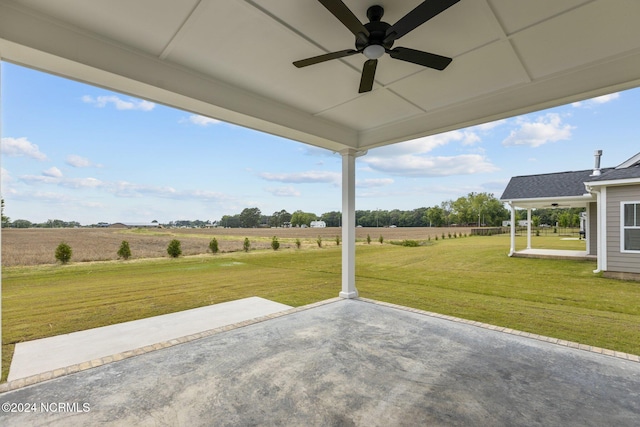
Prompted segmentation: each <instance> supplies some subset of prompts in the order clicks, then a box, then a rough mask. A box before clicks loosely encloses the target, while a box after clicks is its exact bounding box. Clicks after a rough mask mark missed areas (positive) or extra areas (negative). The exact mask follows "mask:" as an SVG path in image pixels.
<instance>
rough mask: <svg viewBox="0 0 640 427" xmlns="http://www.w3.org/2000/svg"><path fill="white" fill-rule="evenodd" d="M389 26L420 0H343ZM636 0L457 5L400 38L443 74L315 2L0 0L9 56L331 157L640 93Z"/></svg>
mask: <svg viewBox="0 0 640 427" xmlns="http://www.w3.org/2000/svg"><path fill="white" fill-rule="evenodd" d="M344 3H345V4H346V5H347V6H348V7H349V8H350V9H351V10H352V11H353V12H354V13H355V14H356V15H357V16H358V18H359V19H360V20H361V21H362V22H366V21H367V19H366V16H365V12H366V10H367V8H368V7H369V6H371V5H374V4H380V5H381V6H383V7H384V8H385V16H384V18H383V20H384V21H386V22H389V23H391V24H393V23H395V22H396V21H397V20H398V19H399V18H400V17H402V16H403V15H404V14H406V13H407V12H409V11H410V10H412V9H413V8H414V7H415V6H417V5H418V4H420V3H421V0H395V1H388V0H387V1H376V0H344ZM638 18H640V1H638V0H536V1H514V0H461V1H460V2H459V3H457V4H455V5H454V6H452V7H451V8H449V9H447V10H446V11H444V12H443V13H441V14H440V15H438V16H436V17H435V18H433V19H432V20H430V21H428V22H427V23H426V24H424V25H422V26H420V27H418V28H417V29H416V30H414V31H413V32H411V33H409V34H408V35H407V36H405V37H403V38H402V39H400V40H398V41H397V42H396V46H403V47H410V48H413V49H419V50H424V51H428V52H433V53H437V54H440V55H445V56H450V57H452V58H453V62H452V63H451V65H450V66H449V67H448V68H447V69H445V70H444V71H435V70H432V69H428V68H424V67H421V66H418V65H414V64H410V63H406V62H402V61H398V60H395V59H392V58H389V57H388V55H385V57H383V58H381V59H380V61H379V64H378V69H377V73H376V81H375V84H374V88H373V91H371V92H369V93H365V94H358V84H359V80H360V73H361V69H362V64H363V63H364V60H365V59H364V57H363V56H362V55H354V56H351V57H348V58H345V59H342V60H334V61H329V62H325V63H322V64H317V65H313V66H309V67H306V68H301V69H297V68H295V67H294V66H293V65H292V62H293V61H295V60H299V59H303V58H308V57H311V56H315V55H320V54H323V53H327V52H332V51H337V50H343V49H349V48H353V45H354V37H353V35H352V34H351V33H350V32H349V31H348V30H347V29H346V28H345V27H344V26H343V25H342V24H341V23H340V22H339V21H338V20H337V19H336V18H335V17H334V16H333V15H331V14H330V13H329V12H328V11H327V10H326V9H325V8H324V7H323V6H322V5H321V4H320V3H319V2H318V1H316V0H181V1H175V0H133V1H132V0H92V1H87V0H55V1H51V0H0V58H2V59H3V60H8V61H11V62H15V63H18V64H22V65H26V66H30V67H34V68H37V69H41V70H43V71H48V72H52V73H55V74H58V75H62V76H65V77H69V78H73V79H77V80H81V81H84V82H87V83H91V84H95V85H98V86H102V87H106V88H109V89H112V90H115V91H119V92H124V93H127V94H130V95H133V96H137V97H141V98H144V99H149V100H152V101H155V102H159V103H163V104H167V105H171V106H175V107H178V108H182V109H185V110H188V111H192V112H194V113H197V114H202V115H205V116H209V117H214V118H217V119H221V120H225V121H228V122H232V123H236V124H239V125H242V126H247V127H250V128H254V129H258V130H262V131H265V132H269V133H273V134H277V135H280V136H283V137H286V138H291V139H294V140H298V141H301V142H305V143H308V144H312V145H316V146H319V147H324V148H327V149H331V150H341V149H345V148H352V149H356V150H366V149H369V148H373V147H377V146H382V145H387V144H391V143H395V142H399V141H405V140H408V139H413V138H416V137H420V136H425V135H432V134H436V133H440V132H444V131H448V130H452V129H457V128H461V127H465V126H470V125H474V124H479V123H483V122H488V121H493V120H497V119H501V118H505V117H510V116H514V115H518V114H523V113H526V112H531V111H535V110H539V109H543V108H549V107H552V106H556V105H561V104H565V103H568V102H573V101H577V100H581V99H586V98H590V97H594V96H598V95H603V94H606V93H610V92H613V91H618V90H623V89H629V88H633V87H636V86H639V85H640V25H638V24H637V21H638Z"/></svg>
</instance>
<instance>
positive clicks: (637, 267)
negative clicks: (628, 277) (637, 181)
mask: <svg viewBox="0 0 640 427" xmlns="http://www.w3.org/2000/svg"><path fill="white" fill-rule="evenodd" d="M606 191H607V192H606V194H607V198H606V202H605V205H606V211H607V213H606V224H605V227H606V231H605V234H606V255H607V256H606V259H607V263H606V268H605V270H607V271H612V272H623V273H640V250H637V251H634V250H625V249H624V247H625V243H624V231H625V228H628V227H625V225H624V224H625V221H624V220H625V218H624V206H625V204H637V203H640V185H625V186H610V187H607V188H606Z"/></svg>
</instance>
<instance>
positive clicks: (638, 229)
mask: <svg viewBox="0 0 640 427" xmlns="http://www.w3.org/2000/svg"><path fill="white" fill-rule="evenodd" d="M601 155H602V152H601V151H597V152H596V166H595V168H594V169H592V170H583V171H573V172H560V173H550V174H543V175H528V176H516V177H513V178H511V180H510V181H509V184H508V185H507V188H506V189H505V190H504V193H503V194H502V197H501V198H500V200H501V201H503V202H506V203H508V204H509V206H511V224H514V223H515V209H516V208H522V209H527V220H528V221H529V223H530V221H531V210H532V209H536V208H554V207H557V208H569V207H577V208H586V219H585V222H584V232H585V234H586V241H587V248H586V249H587V250H586V254H585V255H592V256H596V257H597V260H598V268H597V269H596V270H595V271H594V272H600V271H603V272H605V275H606V276H609V277H620V278H631V279H636V280H638V279H640V153H638V154H636V155H635V156H633V157H631V158H630V159H629V160H627V161H625V162H624V163H622V164H621V165H619V166H617V167H615V168H603V169H601V168H600V156H601ZM527 249H531V227H528V233H527ZM515 253H516V251H515V229H514V227H512V228H511V250H510V253H509V255H510V256H511V255H514V254H515Z"/></svg>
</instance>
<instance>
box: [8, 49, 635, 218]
mask: <svg viewBox="0 0 640 427" xmlns="http://www.w3.org/2000/svg"><path fill="white" fill-rule="evenodd" d="M1 73H2V74H1V77H2V87H1V89H2V92H0V93H1V95H2V98H1V107H2V110H1V120H2V127H1V129H2V145H1V147H2V164H1V166H2V197H3V198H4V199H5V204H6V207H5V215H7V216H9V217H10V218H11V219H12V220H15V219H27V220H29V221H32V222H44V221H46V220H48V219H61V220H65V221H78V222H80V223H81V224H92V223H97V222H101V221H104V222H148V221H152V220H158V221H160V222H161V223H166V222H169V221H172V220H180V219H192V220H195V219H201V220H218V219H220V218H221V217H222V216H223V215H233V214H236V213H239V212H240V211H242V209H244V208H247V207H258V208H260V210H261V211H262V213H263V214H267V215H270V214H271V213H273V212H275V211H279V210H281V209H286V210H287V211H289V212H294V211H295V210H298V209H301V210H303V211H305V212H314V213H316V214H318V215H320V214H322V213H324V212H329V211H334V210H335V211H339V210H340V209H341V195H340V174H341V159H340V156H339V155H338V154H335V153H332V152H330V151H326V150H323V149H319V148H315V147H311V146H307V145H305V144H302V143H299V142H295V141H290V140H286V139H283V138H279V137H275V136H272V135H267V134H263V133H260V132H256V131H253V130H249V129H244V128H241V127H238V126H235V125H231V124H227V123H223V122H218V121H215V120H211V119H208V118H204V117H201V116H194V115H193V114H191V113H189V112H185V111H180V110H176V109H173V108H169V107H166V106H163V105H159V104H154V103H151V102H148V101H144V100H140V99H134V98H131V97H130V96H127V95H123V94H119V93H114V92H110V91H107V90H104V89H101V88H96V87H92V86H88V85H85V84H81V83H78V82H74V81H70V80H66V79H62V78H59V77H56V76H52V75H48V74H44V73H41V72H38V71H34V70H30V69H27V68H23V67H19V66H16V65H13V64H9V63H6V62H3V63H2V69H1ZM597 149H602V150H603V151H604V155H603V160H602V165H603V166H616V165H618V164H620V163H622V162H623V161H625V160H626V159H628V158H629V157H631V156H633V155H634V154H636V153H637V152H639V151H640V89H634V90H630V91H626V92H620V93H615V94H611V95H607V96H604V97H599V98H596V99H593V100H589V101H583V102H580V103H576V104H570V105H566V106H562V107H557V108H553V109H550V110H545V111H540V112H537V113H532V114H528V115H524V116H519V117H514V118H510V119H507V120H501V121H498V122H494V123H489V124H485V125H481V126H476V127H473V128H467V129H461V130H458V131H453V132H448V133H445V134H440V135H436V136H432V137H427V138H420V139H417V140H414V141H409V142H405V143H400V144H395V145H392V146H388V147H381V148H378V149H374V150H370V151H369V153H368V154H367V155H366V156H363V157H360V158H358V159H357V163H356V164H357V170H356V180H357V182H356V187H357V188H356V193H357V197H356V209H371V210H373V209H389V210H390V209H396V208H397V209H403V210H409V209H415V208H419V207H428V206H434V205H438V204H440V203H441V202H442V201H445V200H450V199H456V198H458V197H460V196H465V195H467V194H468V193H470V192H489V193H493V194H495V196H496V197H500V195H501V194H502V191H503V190H504V188H505V186H506V184H507V182H508V181H509V178H510V177H512V176H515V175H528V174H537V173H547V172H559V171H566V170H580V169H589V168H591V167H592V166H593V163H594V160H593V152H594V151H595V150H597Z"/></svg>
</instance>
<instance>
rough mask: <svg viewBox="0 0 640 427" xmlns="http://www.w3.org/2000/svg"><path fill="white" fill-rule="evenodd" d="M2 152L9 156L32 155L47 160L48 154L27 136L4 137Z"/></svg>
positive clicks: (34, 157)
mask: <svg viewBox="0 0 640 427" xmlns="http://www.w3.org/2000/svg"><path fill="white" fill-rule="evenodd" d="M0 145H1V147H2V154H4V155H6V156H9V157H22V156H25V157H31V158H33V159H36V160H46V159H47V156H46V155H45V154H44V153H43V152H41V151H40V148H38V146H37V145H36V144H34V143H32V142H30V141H29V140H28V139H27V138H25V137H22V138H9V137H7V138H2V140H1V144H0Z"/></svg>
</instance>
